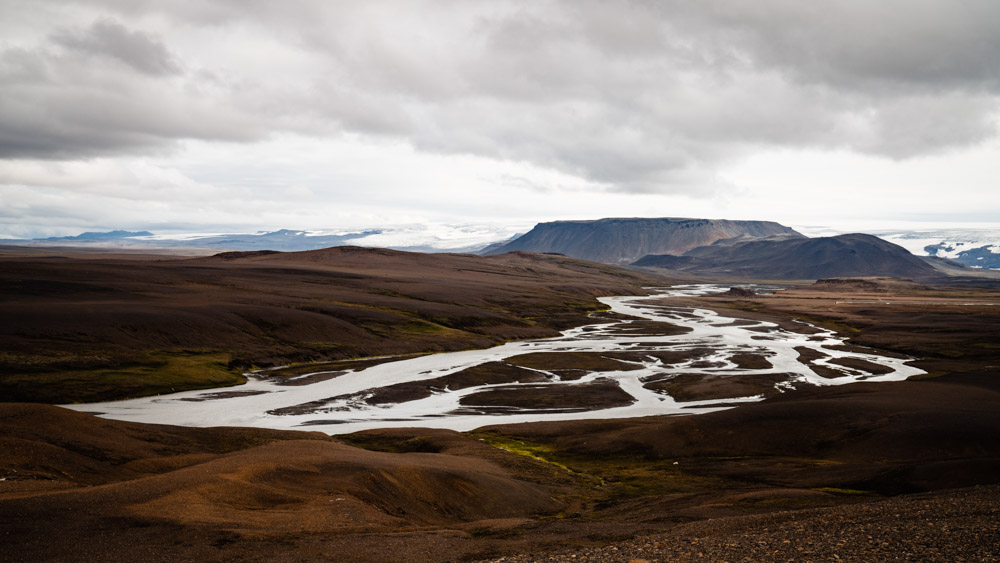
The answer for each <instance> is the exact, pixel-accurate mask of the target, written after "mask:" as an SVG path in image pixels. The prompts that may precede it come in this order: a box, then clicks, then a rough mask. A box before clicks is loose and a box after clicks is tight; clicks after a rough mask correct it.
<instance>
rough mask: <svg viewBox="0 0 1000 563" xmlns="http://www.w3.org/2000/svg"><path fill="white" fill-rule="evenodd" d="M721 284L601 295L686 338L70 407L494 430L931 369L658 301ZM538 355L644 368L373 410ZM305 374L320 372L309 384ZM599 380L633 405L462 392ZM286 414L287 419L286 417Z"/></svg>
mask: <svg viewBox="0 0 1000 563" xmlns="http://www.w3.org/2000/svg"><path fill="white" fill-rule="evenodd" d="M723 289H725V288H721V287H719V286H705V285H699V286H680V287H674V288H671V289H669V290H666V291H664V292H663V293H662V294H661V295H658V296H653V297H650V296H630V297H605V298H601V301H602V302H603V303H605V304H607V305H608V306H610V307H611V309H612V311H613V312H615V313H620V314H623V315H629V316H630V317H636V318H638V319H644V320H645V321H655V322H659V323H669V324H670V325H674V326H681V327H686V328H688V329H690V330H689V332H687V333H685V334H681V335H673V336H666V335H651V334H649V333H648V331H646V332H643V333H641V334H639V333H637V334H632V335H629V334H628V332H629V330H630V325H633V324H634V323H638V322H642V321H633V320H622V321H603V322H602V323H600V324H595V325H589V326H584V327H579V328H575V329H571V330H568V331H565V332H564V333H563V334H562V335H561V336H559V337H557V338H551V339H546V340H534V341H523V342H511V343H507V344H504V345H502V346H497V347H494V348H489V349H485V350H469V351H463V352H452V353H442V354H431V355H427V356H421V357H415V358H408V359H403V360H398V361H393V362H389V363H383V364H379V365H376V366H373V367H369V368H366V369H359V370H355V371H349V372H348V373H345V374H343V375H339V376H337V377H333V378H331V379H326V380H323V381H319V379H322V378H321V377H320V378H316V379H317V382H315V383H311V384H306V385H301V386H288V385H280V384H278V383H277V382H276V381H275V380H274V379H273V378H267V377H266V373H262V374H250V375H249V377H250V381H249V382H248V383H247V384H245V385H242V386H239V387H229V388H225V389H216V390H209V391H206V390H201V391H190V392H184V393H176V394H172V395H166V396H157V397H147V398H142V399H134V400H128V401H117V402H107V403H90V404H84V405H66V407H67V408H71V409H75V410H79V411H86V412H93V413H97V414H99V415H100V416H103V417H106V418H112V419H118V420H128V421H135V422H145V423H159V424H175V425H182V426H254V427H263V428H276V429H302V430H318V431H322V432H326V433H328V434H343V433H349V432H355V431H358V430H365V429H371V428H389V427H403V426H406V427H428V428H450V429H453V430H460V431H465V430H471V429H474V428H478V427H481V426H485V425H490V424H508V423H520V422H535V421H546V420H548V421H556V420H582V419H604V418H630V417H639V416H650V415H678V414H696V413H704V412H710V411H714V410H719V409H723V408H730V407H732V406H735V405H737V404H740V403H746V402H753V401H758V400H761V399H762V396H750V397H739V398H726V399H714V400H707V401H691V402H679V401H676V400H674V399H673V398H672V397H670V396H669V395H667V394H665V393H663V392H656V391H653V390H650V389H648V388H647V387H646V386H644V385H645V384H647V383H648V382H649V381H650V379H652V378H655V379H658V380H664V379H669V378H670V377H672V376H674V375H679V374H692V373H696V374H703V375H704V376H706V377H732V376H738V377H747V378H753V377H755V376H760V375H765V374H788V379H786V380H785V381H782V382H780V383H777V384H776V386H777V387H778V388H779V389H782V390H783V389H787V388H791V387H795V386H797V385H803V384H812V385H842V384H846V383H853V382H856V381H899V380H903V379H906V378H907V377H910V376H912V375H917V374H921V373H924V372H923V371H922V370H920V369H918V368H915V367H913V366H910V365H907V361H908V360H905V359H900V358H889V357H884V356H880V355H877V354H875V353H862V352H857V351H851V352H848V351H844V350H838V349H835V347H837V346H840V345H842V344H844V341H843V339H842V338H840V337H838V336H837V335H836V334H835V333H832V332H829V331H823V330H819V329H817V328H815V327H811V326H809V327H807V326H806V325H803V327H804V329H805V330H803V332H802V333H799V332H790V331H787V330H784V329H781V328H779V327H778V326H777V325H775V324H774V323H769V322H754V321H738V322H734V321H735V319H731V318H727V317H723V316H721V315H719V314H717V313H715V312H713V311H709V310H705V309H691V308H679V307H675V306H673V305H672V304H671V301H670V300H669V299H662V297H670V296H691V295H702V294H705V293H709V292H717V291H721V290H723ZM647 325H648V323H647ZM635 326H638V325H635ZM796 348H798V350H796ZM692 349H708V356H702V357H699V358H698V359H697V361H695V360H689V361H684V362H681V363H673V364H669V365H668V364H664V363H663V362H662V361H661V360H660V359H658V358H656V357H654V356H652V355H649V356H646V355H644V354H642V353H643V352H650V353H652V352H662V351H685V350H692ZM803 349H810V350H814V351H816V352H819V354H818V355H819V356H821V357H820V358H819V359H817V360H814V364H813V365H816V366H820V365H822V366H825V367H826V368H829V369H832V370H835V371H836V372H839V377H836V378H833V379H830V378H826V377H822V376H820V375H819V374H817V373H816V372H815V371H814V370H813V369H812V368H811V367H810V366H809V365H808V364H805V363H802V362H801V361H800V360H799V358H800V353H799V352H800V351H801V350H803ZM532 352H599V353H600V352H605V353H610V352H639V354H636V356H637V357H638V358H639V359H638V360H636V361H635V362H629V363H631V364H633V365H632V367H635V368H638V369H633V370H630V371H592V372H589V373H587V374H586V375H584V376H583V377H580V378H578V379H573V380H564V379H560V377H559V376H558V375H557V374H554V373H549V372H545V371H544V370H535V371H538V372H539V373H540V374H542V375H543V376H545V377H544V382H543V383H541V384H540V383H538V382H534V383H498V384H493V385H477V386H474V387H468V388H463V389H457V390H449V389H447V388H445V389H435V390H434V392H433V394H431V395H430V396H428V397H425V398H420V399H416V400H412V401H407V402H400V403H396V404H378V405H372V404H368V403H367V402H365V400H364V399H365V398H366V397H370V396H371V394H372V393H373V390H375V389H377V388H382V387H386V386H389V385H394V384H400V383H407V382H420V381H427V380H431V379H436V378H440V377H441V376H445V375H448V374H454V373H457V372H460V371H462V370H465V369H468V368H471V367H473V366H478V365H480V364H484V363H487V362H497V361H503V360H504V359H505V358H510V357H512V356H517V355H520V354H526V353H532ZM747 353H751V354H755V355H758V356H762V357H765V358H766V359H767V361H768V362H769V363H770V364H771V366H772V367H770V368H768V369H743V368H739V367H738V366H737V365H736V363H734V361H733V359H732V357H733V355H734V354H747ZM837 358H853V359H854V360H864V361H867V362H870V363H871V364H877V365H878V366H882V368H881V369H879V370H877V371H880V372H883V371H884V372H886V373H881V374H878V375H876V374H873V373H868V372H866V371H864V370H862V369H859V368H848V367H844V366H842V365H838V364H836V363H832V362H833V360H835V359H837ZM308 375H315V374H306V375H304V376H302V377H306V376H308ZM594 382H605V383H607V382H614V383H616V384H617V385H618V386H619V387H620V389H621V390H622V391H624V392H625V393H627V394H628V395H629V396H631V398H632V403H631V404H629V405H626V406H617V407H613V408H597V409H593V410H567V409H559V408H553V409H548V410H546V409H538V408H533V409H518V408H516V407H511V408H507V409H506V411H505V412H504V413H503V414H495V413H494V414H490V413H488V412H480V411H484V409H479V410H477V409H476V408H475V407H474V406H472V407H470V406H469V405H468V404H463V403H462V399H463V398H464V397H468V396H470V395H473V394H476V393H481V392H483V391H484V390H497V389H510V390H517V389H518V388H519V387H520V388H528V387H530V388H532V389H533V390H535V391H536V392H537V390H538V389H539V387H540V386H541V388H542V389H551V390H553V391H555V390H556V389H557V387H558V386H564V385H576V386H581V385H586V384H588V383H594ZM546 386H548V387H546ZM229 395H236V396H229ZM275 411H278V412H275ZM519 411H521V412H519ZM282 412H285V413H289V414H281V413H282Z"/></svg>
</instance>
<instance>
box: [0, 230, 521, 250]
mask: <svg viewBox="0 0 1000 563" xmlns="http://www.w3.org/2000/svg"><path fill="white" fill-rule="evenodd" d="M436 227H437V228H435V229H431V228H409V227H387V228H383V229H365V230H358V231H352V232H340V233H336V234H325V233H316V232H311V231H300V230H292V229H281V230H277V231H270V232H258V233H252V234H208V235H183V236H175V237H171V236H160V235H155V234H153V233H151V232H149V231H122V230H115V231H108V232H86V233H82V234H79V235H76V236H68V237H48V238H36V239H6V240H0V244H10V245H25V246H73V247H91V248H97V247H101V248H108V247H110V248H122V249H204V250H209V251H211V250H218V251H225V250H248V251H249V250H279V251H284V252H295V251H302V250H319V249H321V248H330V247H333V246H345V245H356V246H371V247H381V248H391V249H394V250H406V251H410V252H468V253H474V252H477V251H479V250H481V249H482V248H483V247H484V246H486V245H488V244H489V243H491V242H493V241H496V240H497V239H499V238H501V237H502V236H504V233H503V232H502V231H496V232H494V231H490V230H488V229H485V228H476V229H470V228H468V227H462V226H456V227H451V226H436Z"/></svg>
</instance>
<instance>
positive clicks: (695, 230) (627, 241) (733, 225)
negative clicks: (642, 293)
mask: <svg viewBox="0 0 1000 563" xmlns="http://www.w3.org/2000/svg"><path fill="white" fill-rule="evenodd" d="M743 237H749V238H767V237H785V238H787V237H791V238H799V237H803V235H801V234H800V233H798V232H796V231H795V230H793V229H791V228H789V227H785V226H784V225H781V224H779V223H775V222H773V221H735V220H729V219H694V218H679V217H659V218H645V217H631V218H614V217H612V218H604V219H596V220H574V221H551V222H547V223H539V224H537V225H535V227H534V228H532V229H531V230H530V231H528V232H527V233H525V234H524V235H521V236H520V237H518V238H516V239H514V240H512V241H510V242H509V243H507V244H505V245H502V246H500V247H498V248H493V249H491V250H488V251H486V252H484V254H485V255H494V254H503V253H505V252H511V251H514V250H525V251H529V252H555V253H559V254H564V255H566V256H570V257H572V258H579V259H581V260H590V261H593V262H603V263H605V264H630V263H632V262H634V261H635V260H638V259H639V258H641V257H642V256H645V255H648V254H672V255H680V254H683V253H684V252H687V251H688V250H691V249H692V248H696V247H699V246H704V245H708V244H712V243H714V242H716V241H718V240H722V239H739V238H743ZM803 238H804V237H803Z"/></svg>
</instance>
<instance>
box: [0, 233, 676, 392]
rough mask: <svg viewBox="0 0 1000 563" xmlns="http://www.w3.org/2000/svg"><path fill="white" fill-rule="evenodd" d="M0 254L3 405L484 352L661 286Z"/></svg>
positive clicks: (440, 262)
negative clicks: (391, 357) (305, 367)
mask: <svg viewBox="0 0 1000 563" xmlns="http://www.w3.org/2000/svg"><path fill="white" fill-rule="evenodd" d="M40 252H41V253H40V254H39V255H31V254H29V255H27V256H25V255H24V253H17V252H13V253H9V254H7V255H5V256H4V255H0V319H3V321H2V322H0V396H2V397H4V398H5V399H7V400H16V401H37V402H48V403H69V402H87V401H98V400H109V399H119V398H125V397H134V396H140V395H150V394H158V393H164V392H171V391H181V390H185V389H197V388H208V387H220V386H224V385H234V384H237V383H240V382H242V381H243V378H242V370H243V369H245V368H249V367H251V366H258V367H266V366H270V365H282V364H289V363H294V362H315V361H322V360H341V359H345V358H359V357H368V356H380V355H387V354H408V353H420V352H435V351H447V350H459V349H466V348H482V347H486V346H491V345H494V344H497V343H499V342H502V341H504V340H512V339H524V338H535V337H544V336H554V335H557V334H558V329H560V328H567V327H569V326H574V325H579V324H582V323H584V322H586V320H587V319H586V315H587V313H589V312H590V311H593V310H596V309H599V308H601V304H600V303H598V302H597V301H596V300H595V299H594V298H595V297H597V296H602V295H620V294H635V293H641V292H642V291H643V290H642V287H644V286H649V285H662V284H663V283H665V282H666V281H667V280H665V279H664V278H657V277H652V276H649V275H645V274H635V273H631V272H629V271H627V270H623V269H620V268H615V267H609V266H604V265H600V264H593V263H590V262H584V261H580V260H574V259H570V258H566V257H563V256H555V255H538V254H527V253H512V254H505V255H502V256H493V257H479V256H473V255H458V254H417V253H407V252H398V251H392V250H384V249H369V248H357V247H337V248H330V249H325V250H317V251H308V252H289V253H278V252H270V251H260V252H234V253H222V254H218V255H215V256H208V257H199V258H186V259H179V258H177V257H169V258H166V259H160V258H156V257H152V256H148V255H133V254H130V255H111V256H106V255H102V254H92V253H86V254H82V255H80V256H77V255H67V256H54V255H52V254H51V252H50V251H44V252H42V251H40Z"/></svg>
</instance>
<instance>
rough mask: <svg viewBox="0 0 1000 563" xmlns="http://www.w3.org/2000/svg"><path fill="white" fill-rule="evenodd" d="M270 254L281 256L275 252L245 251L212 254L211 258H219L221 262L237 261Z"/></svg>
mask: <svg viewBox="0 0 1000 563" xmlns="http://www.w3.org/2000/svg"><path fill="white" fill-rule="evenodd" d="M271 254H281V253H280V252H278V251H277V250H247V251H237V252H220V253H218V254H214V255H213V256H212V257H213V258H220V259H222V260H239V259H241V258H254V257H256V256H269V255H271Z"/></svg>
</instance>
